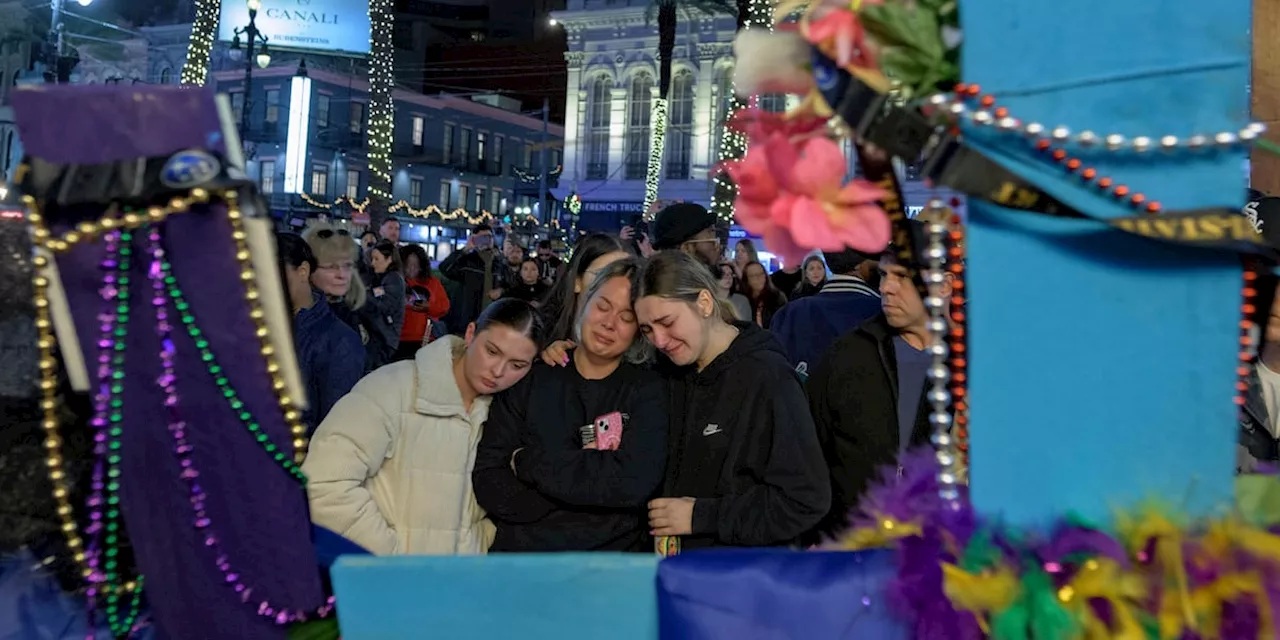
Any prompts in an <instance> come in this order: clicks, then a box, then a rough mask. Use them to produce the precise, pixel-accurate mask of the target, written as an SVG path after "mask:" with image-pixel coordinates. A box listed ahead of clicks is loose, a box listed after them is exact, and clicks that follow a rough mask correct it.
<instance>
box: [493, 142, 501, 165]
mask: <svg viewBox="0 0 1280 640" xmlns="http://www.w3.org/2000/svg"><path fill="white" fill-rule="evenodd" d="M493 166H494V167H496V168H497V170H498V173H502V136H494V137H493Z"/></svg>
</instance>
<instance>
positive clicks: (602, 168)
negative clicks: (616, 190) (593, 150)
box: [587, 162, 609, 180]
mask: <svg viewBox="0 0 1280 640" xmlns="http://www.w3.org/2000/svg"><path fill="white" fill-rule="evenodd" d="M608 177H609V163H608V162H588V163H587V180H604V179H606V178H608Z"/></svg>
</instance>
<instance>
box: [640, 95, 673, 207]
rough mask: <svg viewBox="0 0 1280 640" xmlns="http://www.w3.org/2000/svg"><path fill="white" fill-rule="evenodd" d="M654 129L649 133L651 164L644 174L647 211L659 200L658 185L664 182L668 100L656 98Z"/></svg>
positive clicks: (653, 116) (654, 103) (652, 121)
mask: <svg viewBox="0 0 1280 640" xmlns="http://www.w3.org/2000/svg"><path fill="white" fill-rule="evenodd" d="M649 121H650V122H651V123H652V127H651V129H650V131H649V164H648V165H647V166H646V167H645V172H644V208H645V209H646V210H647V209H648V208H649V205H651V204H653V201H654V200H657V199H658V183H659V182H661V181H662V148H663V147H664V146H666V141H667V135H666V134H667V99H666V98H661V97H659V98H655V99H654V101H653V114H652V115H651V116H650V120H649Z"/></svg>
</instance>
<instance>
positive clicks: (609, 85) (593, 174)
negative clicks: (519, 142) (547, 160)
mask: <svg viewBox="0 0 1280 640" xmlns="http://www.w3.org/2000/svg"><path fill="white" fill-rule="evenodd" d="M612 101H613V79H612V78H610V77H609V76H606V75H598V76H596V77H595V78H594V79H592V81H591V86H590V88H589V89H588V91H587V117H586V126H587V135H586V136H585V137H586V140H587V150H586V154H585V155H586V157H587V179H588V180H604V179H605V178H607V177H608V176H609V110H610V108H611V102H612ZM525 148H526V149H528V147H525ZM526 155H528V154H527V153H526ZM525 164H526V165H527V164H528V161H527V160H526V162H525Z"/></svg>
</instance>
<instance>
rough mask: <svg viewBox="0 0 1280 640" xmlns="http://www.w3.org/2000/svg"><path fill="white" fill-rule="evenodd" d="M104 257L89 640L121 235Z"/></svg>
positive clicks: (108, 239) (112, 237)
mask: <svg viewBox="0 0 1280 640" xmlns="http://www.w3.org/2000/svg"><path fill="white" fill-rule="evenodd" d="M103 244H104V254H103V257H102V262H101V263H99V265H98V266H99V268H100V269H101V270H102V286H101V287H100V288H99V289H98V295H100V296H101V297H102V300H103V302H104V303H105V304H104V305H103V310H102V313H100V314H99V315H98V322H99V323H100V324H99V326H98V343H97V345H98V368H97V376H96V381H97V383H98V393H97V394H95V395H94V397H93V418H92V419H90V421H89V425H90V426H91V427H93V456H94V464H93V478H92V480H90V487H91V491H90V493H89V497H88V499H87V500H86V503H85V506H86V511H87V512H88V514H89V525H88V526H87V527H85V533H86V534H88V536H89V542H88V545H87V546H86V548H85V563H86V564H87V565H88V567H89V572H88V575H86V576H85V579H86V581H88V583H89V588H88V589H87V590H86V591H85V601H86V604H87V606H88V611H87V614H88V616H87V619H88V622H89V628H88V631H87V633H88V637H89V638H90V640H92V638H93V635H94V626H93V619H94V612H95V611H96V610H97V596H98V585H100V584H102V583H103V582H104V581H105V580H106V577H105V576H104V575H103V574H102V570H101V569H100V567H101V564H102V560H101V553H102V544H101V540H102V526H103V525H102V505H103V504H104V500H105V499H104V497H103V495H102V490H103V489H104V488H105V487H106V481H105V480H104V478H105V477H106V469H105V463H106V461H105V458H106V457H107V403H108V401H109V400H110V397H111V347H112V345H113V344H114V341H113V340H112V339H111V336H112V332H114V331H115V314H114V313H112V307H113V306H115V300H116V289H115V287H116V273H115V270H116V267H118V266H119V263H118V262H117V260H118V259H119V250H120V232H119V231H115V232H111V233H108V234H106V235H105V236H103Z"/></svg>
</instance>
